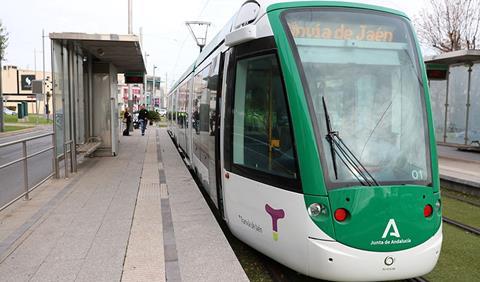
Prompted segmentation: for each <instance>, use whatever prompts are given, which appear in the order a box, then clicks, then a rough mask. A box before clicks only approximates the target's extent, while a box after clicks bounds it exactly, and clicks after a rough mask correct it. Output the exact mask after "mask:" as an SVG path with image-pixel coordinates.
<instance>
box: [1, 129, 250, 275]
mask: <svg viewBox="0 0 480 282" xmlns="http://www.w3.org/2000/svg"><path fill="white" fill-rule="evenodd" d="M31 196H32V199H31V200H30V201H18V202H16V203H15V204H13V205H12V206H10V207H9V208H7V209H6V210H4V211H2V212H0V281H166V280H168V281H248V278H247V276H246V274H245V272H244V271H243V269H242V268H241V265H240V263H239V262H238V259H237V258H236V256H235V255H234V253H233V251H232V249H231V247H230V246H229V245H228V242H227V240H226V238H225V236H224V235H223V233H222V232H221V229H220V227H219V226H218V224H217V222H216V221H215V219H214V217H213V215H212V214H211V212H210V210H209V208H208V206H207V204H206V202H205V200H204V199H203V198H202V196H201V193H200V192H199V190H198V187H196V185H195V182H194V181H193V179H192V178H191V177H190V175H189V173H188V170H187V169H186V167H185V165H184V164H183V162H182V161H181V159H180V157H179V155H178V152H177V151H176V149H175V147H174V146H173V144H172V142H171V140H170V139H169V137H168V134H167V133H166V130H165V129H155V128H153V127H149V129H148V130H147V134H146V136H143V137H142V136H140V133H139V131H135V132H134V134H133V136H129V137H123V136H122V137H121V144H120V152H119V155H118V157H103V158H91V159H88V158H87V159H85V160H84V162H83V163H82V164H81V165H80V166H79V172H78V173H76V174H73V175H72V176H71V178H70V179H66V180H65V179H60V180H51V181H48V182H46V183H45V184H44V185H42V186H41V187H39V188H37V189H36V190H35V191H34V192H33V193H32V195H31ZM185 205H188V208H187V209H186V208H185Z"/></svg>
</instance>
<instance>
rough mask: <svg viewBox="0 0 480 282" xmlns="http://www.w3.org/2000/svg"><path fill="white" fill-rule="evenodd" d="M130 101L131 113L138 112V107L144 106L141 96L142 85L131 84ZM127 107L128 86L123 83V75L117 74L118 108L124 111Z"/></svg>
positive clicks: (144, 100)
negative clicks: (131, 105)
mask: <svg viewBox="0 0 480 282" xmlns="http://www.w3.org/2000/svg"><path fill="white" fill-rule="evenodd" d="M131 87H132V100H133V109H132V110H133V111H137V110H138V106H139V105H141V104H146V103H145V102H146V99H145V95H144V94H143V84H132V86H131ZM127 105H128V84H126V83H125V76H124V74H118V107H119V109H122V110H123V109H125V107H126V106H127Z"/></svg>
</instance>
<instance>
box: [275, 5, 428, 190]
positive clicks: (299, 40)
mask: <svg viewBox="0 0 480 282" xmlns="http://www.w3.org/2000/svg"><path fill="white" fill-rule="evenodd" d="M283 21H284V26H285V28H286V30H287V33H288V34H289V38H290V42H291V45H292V48H293V49H294V54H295V56H296V59H297V60H298V62H297V65H298V66H299V68H300V73H301V74H302V75H303V78H302V79H303V83H304V87H305V92H306V93H307V98H308V100H309V103H310V109H311V111H312V117H313V118H314V120H315V128H316V131H317V134H318V139H319V145H320V147H321V148H322V150H321V151H322V156H321V157H322V163H323V165H324V172H325V179H326V182H327V186H328V187H329V188H338V187H345V186H354V185H359V183H360V184H361V185H367V184H368V185H374V186H376V185H394V184H421V185H428V184H430V183H431V170H430V160H429V149H428V127H427V122H426V109H425V101H424V92H423V85H422V77H421V71H420V67H419V63H418V61H417V58H418V56H417V53H416V51H415V48H416V47H415V46H416V45H415V41H414V39H413V35H412V33H411V31H410V25H409V24H408V22H407V21H406V20H404V19H403V18H401V17H399V16H394V15H392V14H387V13H381V12H373V11H366V10H355V9H333V8H331V9H330V8H328V9H326V8H319V9H295V10H290V11H287V12H285V13H284V14H283ZM335 137H339V139H338V138H337V142H338V143H339V144H336V143H335V142H333V141H335ZM332 139H333V140H332ZM338 140H340V141H341V143H343V145H344V147H343V149H342V147H341V145H342V144H341V143H340V141H338ZM354 159H356V160H357V161H358V163H357V162H355V161H354V163H355V164H352V163H351V160H354ZM349 160H350V161H349ZM325 168H326V169H325ZM370 177H371V179H370ZM365 178H367V179H365ZM365 183H367V184H365Z"/></svg>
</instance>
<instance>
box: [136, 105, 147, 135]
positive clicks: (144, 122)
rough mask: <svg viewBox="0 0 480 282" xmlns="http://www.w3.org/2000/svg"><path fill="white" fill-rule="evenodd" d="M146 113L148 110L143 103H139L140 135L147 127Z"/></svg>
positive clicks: (143, 133)
mask: <svg viewBox="0 0 480 282" xmlns="http://www.w3.org/2000/svg"><path fill="white" fill-rule="evenodd" d="M147 114H148V111H147V110H145V105H141V106H140V111H139V112H138V121H139V122H140V129H141V131H142V136H143V135H145V129H147Z"/></svg>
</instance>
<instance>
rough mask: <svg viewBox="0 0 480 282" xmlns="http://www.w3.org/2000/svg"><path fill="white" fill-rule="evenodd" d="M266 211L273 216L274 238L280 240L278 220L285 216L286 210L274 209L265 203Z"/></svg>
mask: <svg viewBox="0 0 480 282" xmlns="http://www.w3.org/2000/svg"><path fill="white" fill-rule="evenodd" d="M265 211H266V212H267V213H268V214H269V215H270V216H271V217H272V230H273V240H274V241H278V220H279V219H281V218H284V217H285V212H284V211H283V210H282V209H278V210H277V209H274V208H272V207H271V206H269V205H268V204H265Z"/></svg>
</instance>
